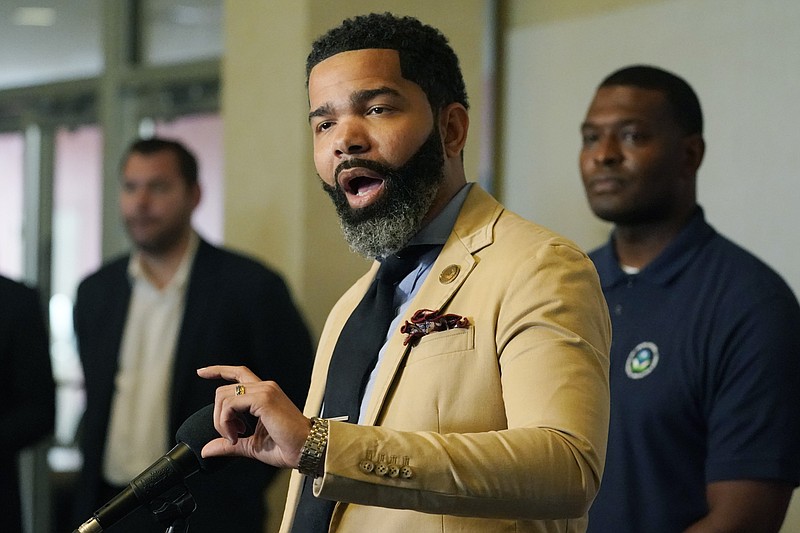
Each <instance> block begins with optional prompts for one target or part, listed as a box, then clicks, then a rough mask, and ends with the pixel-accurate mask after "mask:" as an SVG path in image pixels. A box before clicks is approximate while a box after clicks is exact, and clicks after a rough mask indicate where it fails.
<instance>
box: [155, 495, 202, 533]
mask: <svg viewBox="0 0 800 533" xmlns="http://www.w3.org/2000/svg"><path fill="white" fill-rule="evenodd" d="M149 507H150V511H152V513H153V515H154V516H155V518H156V520H158V523H159V524H161V525H162V526H164V527H166V530H165V532H164V533H187V532H188V531H189V524H188V518H189V515H191V514H192V512H193V511H194V510H195V509H197V503H196V502H195V500H194V497H193V496H192V493H191V492H189V489H188V488H187V487H186V485H181V487H180V488H179V489H178V491H177V492H176V493H175V497H174V498H173V499H172V500H169V499H161V500H155V501H153V502H152V503H151V504H150V505H149Z"/></svg>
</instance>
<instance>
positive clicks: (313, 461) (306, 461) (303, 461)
mask: <svg viewBox="0 0 800 533" xmlns="http://www.w3.org/2000/svg"><path fill="white" fill-rule="evenodd" d="M327 446H328V421H327V420H325V419H324V418H317V417H316V416H313V417H311V432H310V433H309V434H308V438H307V439H306V441H305V442H304V443H303V447H302V449H301V450H300V463H299V464H298V465H297V470H298V471H299V472H300V473H301V474H303V475H305V476H311V477H315V478H316V477H319V476H321V475H322V458H323V457H324V455H325V448H326V447H327Z"/></svg>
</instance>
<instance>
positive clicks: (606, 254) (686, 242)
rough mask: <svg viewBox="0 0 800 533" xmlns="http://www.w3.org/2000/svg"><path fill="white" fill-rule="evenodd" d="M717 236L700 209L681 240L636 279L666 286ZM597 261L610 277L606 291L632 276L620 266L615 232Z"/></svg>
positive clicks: (671, 244)
mask: <svg viewBox="0 0 800 533" xmlns="http://www.w3.org/2000/svg"><path fill="white" fill-rule="evenodd" d="M716 234H717V232H716V231H715V230H714V228H713V227H711V226H710V225H709V224H708V223H707V222H706V219H705V213H704V212H703V208H702V207H700V206H697V210H696V211H695V213H694V215H692V217H691V218H690V219H689V222H688V223H687V224H686V226H685V227H684V228H683V229H682V230H681V231H680V233H678V236H677V237H675V239H673V240H672V242H670V243H669V244H668V245H667V247H666V248H665V249H664V250H663V251H662V252H661V254H659V256H658V257H656V258H655V259H654V260H653V261H652V262H651V263H650V264H648V265H647V266H646V267H644V268H643V269H642V270H641V271H640V272H639V273H638V274H633V275H634V276H637V277H638V278H639V279H643V280H646V281H649V282H651V283H656V284H659V285H666V284H667V283H669V282H670V281H671V280H672V279H674V278H675V277H677V276H678V275H679V274H680V273H681V272H682V271H683V269H684V268H686V266H687V265H688V264H689V262H690V261H691V260H692V257H694V255H695V254H696V253H697V251H698V250H699V249H700V248H702V246H703V245H704V244H705V243H706V242H708V241H709V240H710V239H711V238H712V237H714V236H715V235H716ZM595 261H596V262H597V265H598V267H599V268H601V269H602V270H603V271H604V272H607V273H609V274H610V275H609V276H607V277H606V279H605V280H603V287H604V288H605V287H612V286H614V285H616V284H618V283H621V282H623V281H624V280H626V279H627V278H628V277H630V276H631V274H626V273H625V272H624V271H623V270H622V268H621V267H620V266H619V260H618V259H617V254H616V252H615V251H614V234H613V232H612V234H611V240H610V241H609V243H608V245H607V246H604V247H603V248H602V249H600V250H598V252H597V255H596V256H595Z"/></svg>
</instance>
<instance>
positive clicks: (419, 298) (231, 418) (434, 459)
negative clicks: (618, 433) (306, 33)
mask: <svg viewBox="0 0 800 533" xmlns="http://www.w3.org/2000/svg"><path fill="white" fill-rule="evenodd" d="M307 73H308V91H309V102H310V114H309V119H310V125H311V129H312V135H313V139H314V159H315V163H316V168H317V172H318V174H319V176H320V178H321V179H322V181H323V184H324V185H323V187H324V188H325V190H326V191H328V192H329V194H330V195H331V197H332V199H333V201H334V205H335V206H336V208H337V212H338V214H339V216H340V220H341V222H342V227H343V229H344V233H345V236H346V238H347V240H348V242H349V243H350V245H351V247H352V248H353V249H354V250H356V251H358V252H360V253H362V254H363V255H365V256H368V257H372V258H375V259H377V261H376V262H375V263H374V264H373V267H372V268H371V269H370V271H369V272H368V273H367V274H366V275H365V276H364V277H362V278H361V279H360V280H359V281H357V282H356V284H355V285H354V286H353V287H352V288H351V289H350V290H348V291H347V292H346V293H345V295H344V296H343V297H342V298H341V299H340V301H339V302H338V303H337V304H336V306H335V307H334V308H333V310H332V311H331V313H330V315H329V317H328V320H327V323H326V325H325V328H324V330H323V333H322V336H321V340H320V344H319V347H318V350H317V357H316V360H315V363H314V370H313V374H312V383H311V389H310V391H309V396H308V401H307V403H306V406H305V410H304V412H303V413H300V412H299V411H298V410H297V409H295V408H294V407H293V405H292V404H291V402H289V401H288V399H286V398H285V396H284V395H283V394H282V393H281V392H280V388H279V386H280V383H275V382H274V381H272V380H267V381H262V380H261V378H263V376H259V375H258V374H257V373H256V372H252V371H250V370H248V369H246V368H239V367H227V366H215V367H210V368H202V369H200V370H199V371H198V372H199V374H200V375H201V376H203V377H207V378H218V377H222V378H225V379H227V380H229V381H231V382H234V383H233V384H231V385H226V386H223V387H220V388H219V389H218V390H217V399H216V407H215V413H214V419H215V426H216V428H217V429H218V430H219V431H220V433H221V434H222V435H223V437H224V438H222V439H217V440H214V441H212V442H210V443H209V444H208V445H207V446H206V447H205V448H204V450H203V453H204V455H206V456H212V455H242V456H246V457H253V458H256V459H258V460H260V461H263V462H267V463H269V464H273V465H276V466H282V467H289V468H297V469H298V471H297V472H293V475H292V480H291V484H290V488H289V499H288V501H287V504H286V509H285V511H284V522H283V526H282V531H285V532H288V531H293V532H304V533H308V532H316V531H329V530H330V531H336V532H359V531H381V532H401V531H402V532H408V531H425V532H426V533H427V532H432V531H441V532H448V531H461V532H463V531H474V532H495V531H517V532H520V531H536V532H544V531H548V532H550V531H561V532H582V531H584V530H585V527H586V516H587V515H586V513H587V510H588V508H589V506H590V504H591V502H592V500H593V498H594V496H595V494H596V492H597V490H598V488H599V485H600V480H601V476H602V471H603V462H604V457H605V446H606V436H607V426H608V410H609V396H608V374H607V372H608V350H609V344H610V326H609V318H608V313H607V311H606V305H605V301H604V299H603V295H602V292H601V290H600V287H599V282H598V278H597V274H596V272H595V270H594V268H593V266H592V263H591V261H589V259H588V257H587V256H586V255H585V254H584V253H583V252H582V251H580V250H579V249H578V248H577V246H575V245H574V244H572V243H571V242H569V241H568V240H566V239H564V238H562V237H560V236H558V235H556V234H554V233H553V232H551V231H549V230H547V229H545V228H542V227H541V226H538V225H536V224H533V223H531V222H528V221H525V220H523V219H522V218H520V217H519V216H517V215H515V214H513V213H511V212H509V211H507V210H506V209H504V208H503V207H502V206H501V205H500V204H499V203H498V202H497V201H496V200H494V199H493V198H492V197H491V196H490V195H489V194H487V193H486V192H484V191H483V190H482V189H481V188H480V187H479V186H477V185H474V184H467V183H466V177H465V172H464V167H463V160H462V150H463V148H464V144H465V142H466V137H467V130H468V123H469V120H468V115H467V98H466V91H465V89H464V84H463V80H462V77H461V72H460V68H459V67H458V59H457V58H456V56H455V54H454V53H453V51H452V49H451V48H450V47H449V45H448V44H447V40H446V38H445V37H444V36H443V35H441V33H439V32H438V30H435V29H434V28H431V27H430V26H425V25H423V24H421V23H420V22H419V21H417V20H416V19H413V18H409V17H402V18H400V17H395V16H393V15H391V14H388V13H387V14H383V15H368V16H363V17H356V18H354V19H350V20H346V21H344V22H343V24H342V25H341V26H339V27H338V28H335V29H333V30H331V31H330V32H328V33H327V34H326V35H324V36H323V37H321V38H320V39H318V40H317V41H316V42H315V43H314V45H313V47H312V52H311V54H310V56H309V59H308V63H307ZM416 245H422V246H424V247H425V248H424V250H425V251H423V252H422V255H421V256H420V257H419V258H418V259H417V260H416V263H415V265H414V267H413V269H412V270H411V272H410V273H408V274H407V275H405V276H404V277H402V278H401V280H400V281H399V282H398V284H397V285H396V287H395V288H394V302H393V304H394V307H395V308H396V312H395V313H394V315H395V316H394V318H393V320H392V322H391V324H390V325H389V326H388V330H387V331H385V335H384V342H383V343H382V344H383V345H382V346H381V347H380V348H379V349H377V350H376V351H377V352H378V353H377V354H375V355H376V357H375V359H376V362H375V364H374V365H373V366H371V367H370V368H369V369H368V372H367V375H366V376H365V377H364V380H363V381H362V380H361V378H360V376H354V378H355V379H354V380H353V382H354V384H353V385H352V387H354V390H356V391H357V392H359V394H360V396H359V397H360V409H359V410H358V414H357V416H353V415H351V414H348V413H343V412H341V410H340V409H339V407H338V403H337V402H338V400H337V398H338V395H337V393H338V391H337V390H333V388H332V387H331V386H328V385H329V384H330V383H331V382H332V381H334V380H335V381H336V382H337V383H344V382H345V381H346V380H345V381H343V380H342V377H341V366H342V364H343V363H342V361H346V360H347V359H346V358H345V357H344V356H342V354H341V350H340V349H339V348H340V346H341V345H342V344H347V343H349V336H351V335H355V336H357V335H358V334H359V333H358V328H357V327H356V328H352V327H351V324H349V323H348V322H351V321H352V317H354V316H361V314H360V312H359V309H360V308H361V306H362V304H363V301H362V303H359V301H360V300H362V297H363V298H364V301H366V300H367V296H365V294H366V295H368V294H370V293H371V292H372V290H373V289H372V286H373V282H374V281H375V279H376V277H377V278H381V276H382V275H383V274H379V270H380V272H384V266H386V265H388V264H390V263H391V262H393V261H394V260H395V256H400V257H404V256H406V255H410V254H411V252H410V250H411V249H413V248H414V247H415V246H416ZM387 268H388V267H387ZM376 283H377V282H376ZM361 320H362V323H364V324H366V323H368V322H369V321H368V320H366V319H361ZM357 325H358V324H356V326H357ZM381 333H382V334H383V332H381ZM243 412H249V413H251V414H253V415H256V416H258V417H259V420H260V424H259V427H258V429H257V430H256V433H255V435H253V436H252V437H248V438H240V437H239V436H238V432H239V431H240V430H241V428H242V425H241V424H242V422H241V419H240V416H241V413H243ZM342 418H347V419H348V420H349V422H348V421H343V420H342ZM352 422H357V423H352ZM324 502H332V503H331V504H330V505H326V504H325V503H324ZM235 526H236V518H235V517H232V518H231V521H230V527H235Z"/></svg>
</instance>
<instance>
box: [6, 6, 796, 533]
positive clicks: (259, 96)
mask: <svg viewBox="0 0 800 533" xmlns="http://www.w3.org/2000/svg"><path fill="white" fill-rule="evenodd" d="M387 10H388V11H393V12H396V13H399V14H409V15H413V16H416V17H418V18H420V19H421V20H423V21H424V22H426V23H429V24H432V25H434V26H436V27H438V28H440V29H441V30H442V31H443V32H444V33H445V35H447V36H448V37H449V38H450V41H451V43H452V45H453V47H454V48H455V50H456V52H457V53H458V54H459V56H460V58H461V61H462V68H463V70H464V75H465V79H466V83H467V89H468V92H469V94H470V101H471V104H472V109H471V131H470V137H469V141H468V144H467V151H466V164H467V171H468V175H470V176H471V177H472V178H473V179H474V180H475V181H479V182H481V184H482V185H483V186H484V187H485V188H487V189H489V190H490V191H492V192H493V193H494V194H495V195H496V196H497V197H498V198H499V199H500V200H501V201H503V202H504V203H505V204H506V206H507V207H509V208H511V209H513V210H515V211H517V212H518V213H520V214H522V215H523V216H525V217H526V218H530V219H532V220H534V221H536V222H538V223H540V224H543V225H546V226H549V227H551V228H553V229H555V230H557V231H559V232H561V233H563V234H565V235H566V236H568V237H570V238H572V239H573V240H575V241H576V242H577V243H578V244H579V245H581V246H582V247H584V248H586V249H591V248H593V247H595V246H597V245H599V244H601V243H602V242H603V241H605V239H606V238H607V233H608V227H607V226H606V225H605V224H603V223H601V222H598V221H597V220H595V219H594V217H593V216H592V215H591V213H590V211H589V209H588V207H587V206H586V203H585V200H584V197H583V191H582V187H581V185H580V180H579V174H578V168H577V155H578V149H579V146H580V137H579V125H580V122H581V121H582V119H583V115H584V113H585V111H586V108H587V106H588V104H589V100H590V99H591V97H592V95H593V93H594V89H595V87H596V85H597V83H598V82H599V81H600V80H601V79H602V78H603V77H604V76H605V75H606V74H608V73H610V72H611V71H612V70H615V69H617V68H619V67H621V66H624V65H628V64H631V63H649V64H655V65H658V66H661V67H664V68H667V69H670V70H673V71H675V72H676V73H678V74H679V75H681V76H683V77H685V78H686V79H687V80H688V81H689V82H690V83H691V84H692V85H693V86H694V88H695V89H696V91H697V92H698V94H699V96H700V99H701V102H702V104H703V107H704V111H705V114H706V123H707V127H706V140H707V144H708V150H707V155H706V160H705V163H704V165H703V167H702V168H701V170H700V176H699V198H700V202H701V204H702V205H703V206H704V208H705V209H706V214H707V217H708V219H709V220H710V222H711V223H712V224H713V225H714V226H715V227H716V228H717V229H718V230H720V231H721V232H722V233H724V234H726V235H727V236H729V237H730V238H732V239H733V240H734V241H737V242H738V243H740V244H742V245H744V246H745V247H747V248H748V249H750V250H751V251H753V252H754V253H755V254H756V255H758V256H760V257H761V258H762V259H764V260H766V261H767V262H768V263H769V264H770V265H772V266H773V267H774V268H775V269H776V270H777V271H778V272H780V273H781V274H782V275H783V276H784V278H785V279H786V280H787V281H788V282H789V284H790V285H791V286H792V287H793V289H794V291H795V293H796V294H797V293H798V292H800V252H799V251H798V246H797V236H796V234H795V233H794V230H791V228H792V227H795V225H796V224H797V223H798V222H800V220H798V219H800V216H799V215H797V214H796V211H795V209H794V208H795V204H796V202H797V199H798V198H800V180H798V179H797V172H798V171H797V169H798V168H800V150H797V148H796V147H795V146H794V145H795V137H794V135H793V133H792V132H793V127H794V125H795V124H798V123H800V106H798V105H797V103H796V97H797V94H800V54H798V53H797V50H800V33H798V32H797V31H796V26H797V23H798V22H800V3H798V2H796V1H795V0H762V1H760V2H752V1H749V0H593V1H592V2H585V1H580V0H559V1H558V2H553V1H548V0H517V1H513V0H438V1H430V0H424V1H423V0H393V1H390V0H386V1H383V0H227V1H223V0H106V1H102V0H82V1H80V2H74V1H69V0H49V1H45V0H3V1H2V2H0V227H2V228H3V231H0V272H2V273H3V274H5V275H7V276H8V277H11V278H14V279H19V280H23V281H26V282H28V283H30V284H33V285H36V286H38V287H39V289H40V291H41V293H42V296H43V298H44V300H45V301H44V302H43V303H44V304H45V305H46V306H47V309H48V310H49V321H50V328H51V336H52V338H51V343H52V344H51V356H52V362H53V371H54V374H55V377H56V381H57V386H58V397H57V402H58V403H57V423H56V430H55V435H54V437H53V438H52V439H51V440H48V441H47V442H44V443H42V444H41V445H40V446H38V447H37V448H36V449H32V450H30V451H28V452H26V453H25V454H24V455H23V457H22V460H21V465H20V466H21V469H22V472H23V483H24V489H25V490H24V498H25V500H24V502H25V509H26V520H27V524H26V526H27V528H28V529H27V532H28V533H34V532H35V533H46V532H49V531H68V530H71V529H73V528H74V527H76V526H77V524H71V523H68V521H67V520H68V519H67V518H66V517H67V516H68V515H67V514H65V511H66V509H67V508H68V505H69V501H70V495H71V494H72V492H74V491H75V490H78V489H77V488H76V487H74V484H73V483H74V475H75V472H76V471H77V470H78V469H79V468H80V464H81V458H80V456H79V454H78V453H77V451H76V450H75V447H74V443H75V437H76V435H77V433H78V432H79V431H80V417H81V413H82V411H83V406H84V396H83V377H82V374H81V370H80V365H79V363H78V359H77V354H76V350H75V344H74V339H73V333H72V323H71V316H72V315H71V313H72V302H73V299H74V296H75V289H76V287H77V284H78V282H79V281H80V280H81V279H82V278H83V277H84V276H85V275H87V274H88V273H90V272H92V271H94V270H95V269H97V268H98V267H99V266H100V265H101V263H102V262H103V261H104V260H106V259H108V258H110V257H112V256H114V255H116V254H118V253H121V252H123V251H125V250H126V249H127V247H128V243H127V241H126V237H125V234H124V230H123V227H122V225H121V223H120V221H119V217H118V210H117V193H118V171H119V168H118V167H119V160H120V156H121V154H122V152H123V150H124V149H125V147H126V146H127V144H128V143H129V142H130V141H131V140H132V139H133V138H135V137H137V136H149V135H153V134H156V133H157V134H158V135H161V136H168V137H175V138H178V139H180V140H182V141H183V142H185V143H186V144H187V145H188V146H189V147H191V148H192V149H193V150H194V151H195V153H196V154H197V156H198V158H199V160H200V174H201V176H200V180H201V186H202V187H203V191H204V196H203V201H202V204H201V206H200V208H199V209H198V210H197V212H196V220H195V223H196V227H197V228H198V229H199V231H200V232H201V233H202V234H203V236H204V237H205V238H207V239H208V240H209V241H211V242H214V243H223V244H225V245H227V246H230V247H233V248H236V249H239V250H243V251H246V252H248V253H250V254H253V255H256V256H258V257H260V258H261V259H263V260H264V261H265V262H267V263H269V264H270V265H271V266H272V267H274V268H276V269H277V270H279V271H280V272H281V273H282V274H283V275H284V276H285V278H286V280H287V281H288V282H289V284H290V285H291V287H292V291H293V294H294V296H295V298H296V300H297V302H298V304H299V306H300V308H301V309H303V311H304V313H305V315H306V317H307V319H308V322H309V324H310V326H311V328H312V331H313V333H314V334H315V335H316V334H318V333H319V331H320V330H321V328H322V324H323V322H324V319H325V316H326V314H327V312H328V310H329V309H330V307H331V306H332V305H333V303H334V302H335V300H336V299H337V298H338V296H339V295H340V294H341V293H342V292H343V291H344V290H345V289H346V288H347V287H348V286H349V285H350V283H351V282H352V281H353V280H354V279H355V278H357V277H358V276H360V274H361V273H362V272H363V271H364V269H365V268H366V264H365V262H364V261H363V260H362V259H360V258H359V257H357V256H355V255H353V254H352V253H351V252H349V250H348V249H347V247H346V245H345V244H344V242H343V240H342V239H341V237H340V235H339V228H338V223H337V222H336V218H335V215H334V213H333V210H332V209H330V208H329V206H328V203H329V202H328V200H327V198H326V197H325V196H324V195H323V194H322V193H321V192H320V190H319V189H320V187H319V185H318V183H317V178H316V177H315V172H314V168H313V161H312V159H311V142H310V135H309V132H308V125H307V119H306V117H307V113H308V110H307V97H306V92H305V66H304V63H305V56H306V54H307V53H308V50H309V47H310V43H311V41H312V40H313V39H314V38H315V37H316V36H317V35H319V34H321V33H322V32H324V31H325V30H327V29H328V28H330V27H332V26H333V25H335V24H337V23H338V22H340V21H341V20H342V19H343V18H345V17H347V16H351V15H355V14H359V13H366V12H370V11H387ZM282 489H283V485H282V480H281V481H279V482H278V483H276V484H275V488H274V490H273V491H272V492H271V494H270V495H269V498H270V502H271V504H272V505H273V507H274V510H273V512H272V519H271V522H270V524H269V525H267V526H266V530H268V531H271V530H273V529H274V523H275V522H276V521H277V520H279V518H280V509H281V503H282V497H283V495H282V492H281V490H282ZM796 500H797V498H795V501H793V505H792V507H791V508H790V512H789V516H788V518H787V522H786V524H785V526H784V531H786V532H789V531H800V509H798V507H800V504H798V503H797V501H796Z"/></svg>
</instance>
